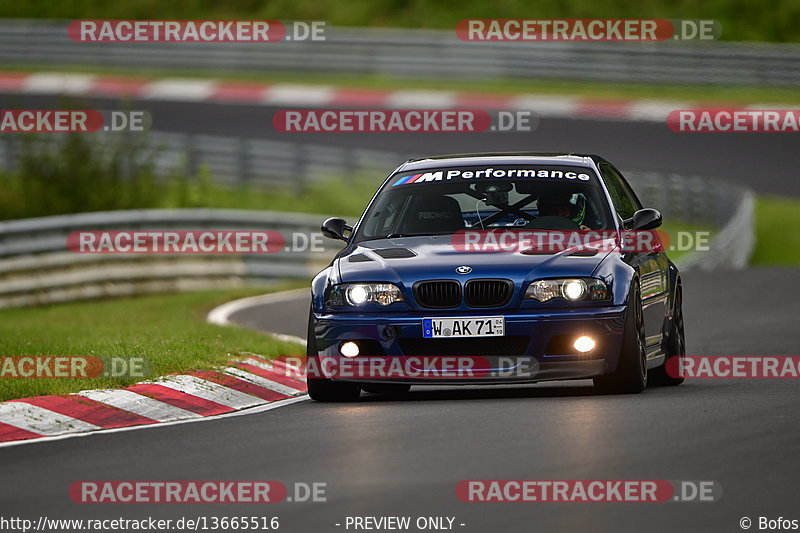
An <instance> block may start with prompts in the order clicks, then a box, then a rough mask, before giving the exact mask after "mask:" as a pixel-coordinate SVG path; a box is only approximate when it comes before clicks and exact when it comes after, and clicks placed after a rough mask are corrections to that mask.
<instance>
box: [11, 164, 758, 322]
mask: <svg viewBox="0 0 800 533" xmlns="http://www.w3.org/2000/svg"><path fill="white" fill-rule="evenodd" d="M628 176H629V178H630V179H631V181H632V182H634V184H635V187H636V189H637V190H638V191H639V192H640V197H641V199H642V201H643V202H644V203H645V204H646V205H649V206H654V207H657V208H659V209H661V210H662V211H663V212H664V215H665V219H666V220H667V221H669V220H670V219H676V220H684V221H688V222H696V223H704V224H709V225H712V226H715V227H717V228H719V231H718V232H717V233H716V236H715V238H714V239H713V240H712V242H711V246H710V250H708V251H704V252H692V253H690V254H688V255H687V256H684V257H683V258H682V261H680V262H679V264H680V266H681V268H682V269H688V268H701V269H714V268H724V267H728V268H743V267H744V266H746V264H747V260H748V259H749V257H750V254H751V252H752V249H753V244H754V236H753V204H754V202H753V195H752V193H751V192H750V191H748V190H746V189H742V188H738V187H735V186H732V185H730V184H729V183H726V182H722V181H717V180H705V179H701V178H696V177H688V178H687V177H683V176H680V175H661V174H656V173H635V172H634V173H628ZM667 199H668V201H667ZM712 205H713V206H715V208H714V209H709V206H712ZM324 218H325V217H324V216H323V215H309V214H299V213H283V212H268V211H246V210H232V209H142V210H129V211H110V212H99V213H81V214H75V215H60V216H51V217H41V218H31V219H23V220H12V221H7V222H0V308H4V307H18V306H28V305H37V304H47V303H54V302H62V301H70V300H80V299H88V298H96V297H103V296H120V295H129V294H146V293H153V292H166V291H180V290H193V289H200V288H221V287H235V286H242V285H244V284H246V283H248V282H253V281H263V280H267V279H275V278H306V279H307V278H310V277H311V276H312V275H314V274H315V273H316V272H317V271H318V270H320V269H321V268H322V267H323V266H324V265H325V264H326V263H327V262H328V261H329V260H330V258H331V257H332V255H333V254H334V253H335V251H336V250H338V249H339V247H340V243H338V242H336V241H331V240H327V239H326V240H325V241H323V242H324V245H323V246H324V251H322V252H311V251H310V250H309V249H308V247H307V246H306V248H303V246H302V245H301V246H300V247H298V248H300V249H297V250H291V251H287V250H281V251H278V252H277V253H272V254H246V255H241V254H238V255H234V254H226V255H179V254H169V255H133V254H132V255H125V254H80V253H75V252H71V251H69V250H68V249H67V236H68V235H69V234H70V233H71V232H73V231H80V230H84V231H115V230H116V231H119V230H128V231H134V230H138V231H146V230H150V231H155V230H171V231H180V230H187V231H188V230H204V229H208V230H261V231H266V230H272V231H280V232H282V233H284V234H285V235H289V234H292V233H304V234H312V233H318V232H319V228H320V223H321V221H322V220H323V219H324Z"/></svg>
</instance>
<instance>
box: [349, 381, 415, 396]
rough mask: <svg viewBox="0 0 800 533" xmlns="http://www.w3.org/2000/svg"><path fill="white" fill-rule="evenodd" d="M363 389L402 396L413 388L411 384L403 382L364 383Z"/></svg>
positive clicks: (374, 392) (375, 392) (373, 392)
mask: <svg viewBox="0 0 800 533" xmlns="http://www.w3.org/2000/svg"><path fill="white" fill-rule="evenodd" d="M361 390H363V391H364V392H371V393H372V394H387V395H391V396H400V395H401V394H406V393H408V391H410V390H411V385H405V384H403V383H362V384H361Z"/></svg>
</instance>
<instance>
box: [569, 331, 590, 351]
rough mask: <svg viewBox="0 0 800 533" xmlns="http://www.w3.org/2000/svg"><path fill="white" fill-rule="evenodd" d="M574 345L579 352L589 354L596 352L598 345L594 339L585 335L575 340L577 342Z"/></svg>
mask: <svg viewBox="0 0 800 533" xmlns="http://www.w3.org/2000/svg"><path fill="white" fill-rule="evenodd" d="M572 345H573V346H574V347H575V349H576V350H578V351H579V352H581V353H587V352H591V351H592V350H594V347H595V345H596V343H595V342H594V339H593V338H591V337H587V336H586V335H584V336H582V337H578V338H577V339H575V342H574V343H573V344H572Z"/></svg>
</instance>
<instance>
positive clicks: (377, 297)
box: [325, 283, 403, 307]
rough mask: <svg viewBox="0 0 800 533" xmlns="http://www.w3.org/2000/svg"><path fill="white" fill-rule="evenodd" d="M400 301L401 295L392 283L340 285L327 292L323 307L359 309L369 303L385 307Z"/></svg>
mask: <svg viewBox="0 0 800 533" xmlns="http://www.w3.org/2000/svg"><path fill="white" fill-rule="evenodd" d="M402 301H403V294H402V293H401V292H400V289H399V288H398V287H397V285H394V284H392V283H342V284H340V285H334V286H333V287H332V288H331V289H330V290H329V291H328V297H327V298H326V299H325V305H327V306H331V307H341V306H345V305H350V306H353V307H361V306H363V305H365V304H367V303H369V302H374V303H377V304H378V305H382V306H384V307H386V306H387V305H391V304H393V303H395V302H402Z"/></svg>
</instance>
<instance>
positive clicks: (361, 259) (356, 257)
mask: <svg viewBox="0 0 800 533" xmlns="http://www.w3.org/2000/svg"><path fill="white" fill-rule="evenodd" d="M347 260H348V261H350V262H351V263H366V262H367V261H372V258H370V257H369V256H368V255H364V254H353V255H351V256H350V257H349V258H348V259H347Z"/></svg>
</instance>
